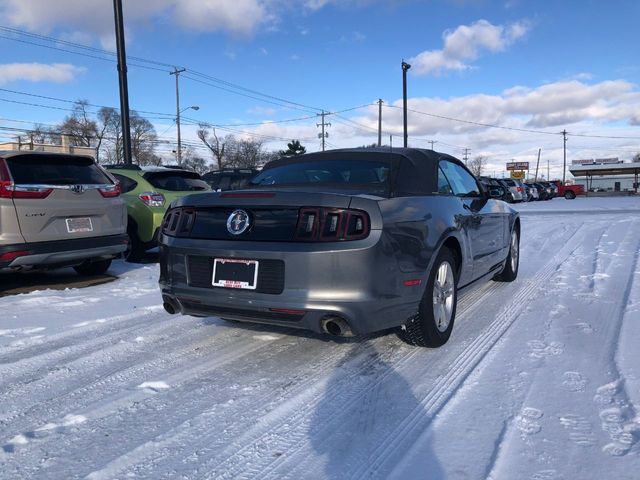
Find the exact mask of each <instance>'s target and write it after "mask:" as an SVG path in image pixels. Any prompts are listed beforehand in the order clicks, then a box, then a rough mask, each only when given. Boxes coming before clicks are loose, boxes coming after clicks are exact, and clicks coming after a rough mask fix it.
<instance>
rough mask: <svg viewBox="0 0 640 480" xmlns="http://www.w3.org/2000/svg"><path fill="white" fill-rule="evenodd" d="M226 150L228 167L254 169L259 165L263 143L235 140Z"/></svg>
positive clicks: (253, 140)
mask: <svg viewBox="0 0 640 480" xmlns="http://www.w3.org/2000/svg"><path fill="white" fill-rule="evenodd" d="M233 140H234V142H233V144H232V147H233V148H231V149H228V150H227V151H228V152H229V154H228V157H229V161H228V165H229V166H231V167H237V168H254V167H256V166H258V165H259V164H260V163H261V160H262V158H263V156H264V151H263V142H262V141H261V140H255V139H242V140H235V139H233Z"/></svg>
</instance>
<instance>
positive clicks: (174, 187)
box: [104, 165, 211, 262]
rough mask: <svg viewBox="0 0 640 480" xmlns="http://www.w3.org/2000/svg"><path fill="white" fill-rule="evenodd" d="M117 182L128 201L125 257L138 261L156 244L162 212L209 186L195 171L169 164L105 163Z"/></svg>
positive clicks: (207, 188) (208, 188)
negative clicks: (145, 165)
mask: <svg viewBox="0 0 640 480" xmlns="http://www.w3.org/2000/svg"><path fill="white" fill-rule="evenodd" d="M104 167H105V168H106V169H107V171H108V172H109V173H110V174H111V175H113V176H114V177H115V178H116V179H117V180H118V181H119V182H120V187H121V189H122V198H123V199H124V201H125V203H126V205H127V216H128V225H127V233H128V234H129V239H130V242H129V249H128V250H127V252H126V253H125V258H126V259H127V261H129V262H136V261H139V260H140V259H141V258H142V256H143V255H144V252H146V251H147V250H149V249H152V248H155V247H156V246H157V240H158V232H159V229H160V226H161V225H162V219H163V217H164V213H165V212H166V211H167V208H169V205H170V204H171V202H172V201H173V200H175V199H177V198H180V197H184V196H185V195H191V194H193V193H196V192H207V191H211V187H210V186H209V185H208V184H207V183H206V182H204V181H203V180H202V178H201V177H200V175H198V174H197V173H195V172H191V171H188V170H183V169H180V168H169V167H139V166H137V165H128V166H125V165H105V166H104Z"/></svg>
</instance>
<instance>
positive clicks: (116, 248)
mask: <svg viewBox="0 0 640 480" xmlns="http://www.w3.org/2000/svg"><path fill="white" fill-rule="evenodd" d="M128 242H129V237H128V236H127V235H126V234H119V235H109V236H106V237H88V238H77V239H72V240H59V241H52V242H37V243H21V244H12V245H2V246H0V258H2V256H3V255H4V256H5V258H8V257H7V256H11V257H12V258H10V259H8V260H5V261H2V260H0V269H5V270H15V269H26V268H34V267H51V266H65V265H74V264H78V263H80V262H82V261H83V260H87V259H94V258H102V259H108V258H113V257H116V256H118V255H119V254H120V253H122V252H124V251H125V250H126V249H127V243H128ZM12 254H13V255H12Z"/></svg>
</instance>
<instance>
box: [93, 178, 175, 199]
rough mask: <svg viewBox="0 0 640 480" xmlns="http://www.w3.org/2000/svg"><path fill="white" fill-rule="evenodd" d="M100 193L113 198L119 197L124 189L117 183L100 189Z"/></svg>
mask: <svg viewBox="0 0 640 480" xmlns="http://www.w3.org/2000/svg"><path fill="white" fill-rule="evenodd" d="M98 191H99V192H100V195H102V196H103V197H104V198H113V197H117V196H119V195H120V194H121V193H122V188H121V187H120V182H116V183H115V184H114V185H111V186H108V187H103V188H99V189H98ZM163 200H164V199H163Z"/></svg>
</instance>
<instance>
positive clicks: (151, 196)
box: [138, 192, 164, 207]
mask: <svg viewBox="0 0 640 480" xmlns="http://www.w3.org/2000/svg"><path fill="white" fill-rule="evenodd" d="M138 198H139V199H140V200H142V201H143V202H144V203H145V205H147V206H148V207H164V195H163V194H161V193H157V192H144V193H141V194H140V195H138Z"/></svg>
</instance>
